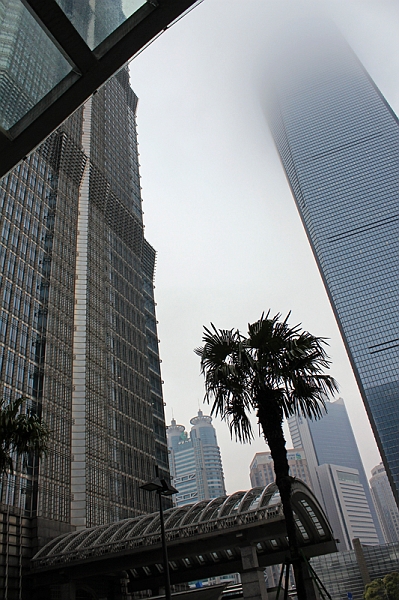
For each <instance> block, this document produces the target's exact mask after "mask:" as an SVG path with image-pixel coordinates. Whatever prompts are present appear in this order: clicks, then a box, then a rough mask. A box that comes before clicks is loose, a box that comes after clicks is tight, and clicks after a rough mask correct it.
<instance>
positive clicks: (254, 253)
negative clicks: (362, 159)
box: [131, 0, 399, 493]
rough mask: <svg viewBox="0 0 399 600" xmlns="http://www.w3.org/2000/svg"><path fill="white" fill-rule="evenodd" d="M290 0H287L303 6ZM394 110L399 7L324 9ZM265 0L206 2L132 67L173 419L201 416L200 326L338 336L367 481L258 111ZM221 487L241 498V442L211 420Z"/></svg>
mask: <svg viewBox="0 0 399 600" xmlns="http://www.w3.org/2000/svg"><path fill="white" fill-rule="evenodd" d="M283 1H285V2H286V3H287V4H288V5H289V4H290V3H292V2H294V1H295V2H296V3H298V2H299V0H279V3H281V2H283ZM319 4H320V5H322V6H324V7H325V9H326V11H327V12H328V14H329V15H330V16H331V17H332V18H333V19H334V20H335V22H336V23H337V25H338V27H339V28H340V29H341V31H342V32H343V33H344V34H345V36H346V37H347V39H348V41H349V43H350V44H351V45H352V47H353V48H354V50H355V51H356V52H357V54H358V56H359V57H360V59H361V61H362V62H363V64H364V65H365V67H366V68H367V69H368V71H369V73H370V74H371V76H372V77H373V78H374V80H375V81H376V83H377V85H378V86H379V87H380V89H381V90H382V92H383V94H384V95H385V97H386V98H387V100H388V101H389V103H390V104H391V106H393V108H394V110H396V112H398V111H399V82H398V72H399V36H398V35H397V25H398V23H399V5H398V3H397V2H396V1H393V0H392V1H389V0H363V1H360V0H320V2H319ZM273 14H274V3H273V2H271V1H268V0H204V2H203V3H202V4H200V5H199V6H197V7H196V8H195V9H194V10H193V11H191V12H190V13H189V14H188V15H186V16H185V17H184V18H182V19H181V20H180V21H179V22H178V23H176V24H175V25H174V26H173V27H171V28H170V29H169V30H168V31H166V32H165V33H164V34H163V35H162V36H160V37H159V38H158V39H157V40H156V41H154V43H153V44H152V45H150V46H149V47H148V48H147V49H146V50H145V51H143V52H142V54H140V55H139V56H138V57H136V58H135V59H134V60H133V61H132V63H131V82H132V86H133V88H134V90H135V92H136V93H137V95H138V96H139V98H140V103H139V109H138V117H137V121H138V131H139V143H140V154H141V157H140V162H141V175H142V188H143V199H144V204H143V209H144V213H145V214H144V222H145V224H146V237H147V239H148V240H149V242H150V243H151V244H152V245H153V246H154V247H155V248H156V250H157V252H158V259H157V271H156V281H155V284H156V290H155V293H156V301H157V303H158V306H157V317H158V320H159V325H158V332H159V338H160V340H161V344H160V350H161V358H162V360H163V362H162V365H161V367H162V376H163V379H164V381H165V383H164V400H165V402H166V407H165V411H166V420H167V423H170V419H171V418H172V414H173V415H174V417H175V419H176V420H177V422H178V423H181V424H183V425H185V426H186V427H189V426H190V424H189V420H190V418H191V417H193V416H194V415H195V414H196V412H197V411H198V407H199V405H200V406H201V407H202V408H203V410H204V412H205V413H208V414H209V410H208V408H207V407H203V404H202V400H203V394H204V389H203V378H202V376H200V374H199V359H198V357H197V356H196V355H195V354H194V352H193V349H194V348H195V347H197V346H199V345H201V339H202V331H203V325H209V323H210V322H213V323H214V324H215V325H216V326H217V327H218V328H233V327H234V328H235V327H238V328H240V329H241V330H243V331H244V332H245V331H246V327H247V323H248V322H253V321H255V320H257V319H258V318H259V317H260V315H261V313H262V312H263V311H266V310H268V309H269V308H270V309H271V311H272V313H277V312H281V313H283V315H285V314H286V313H287V312H288V311H289V310H291V311H292V316H291V320H290V322H291V323H292V324H296V323H302V326H303V327H304V328H305V329H307V330H308V331H310V332H311V333H313V334H314V335H318V336H325V337H328V338H329V339H330V348H329V353H330V356H331V359H332V368H331V374H332V375H333V376H334V377H335V378H336V379H337V380H338V382H339V384H340V394H339V395H340V396H342V397H343V398H344V399H345V402H346V405H347V409H348V412H349V416H350V419H351V422H352V426H353V428H354V431H355V435H356V439H357V442H358V445H359V449H360V452H361V455H362V457H363V460H364V464H365V468H366V472H367V474H369V471H370V469H371V468H372V467H373V466H375V465H376V464H377V463H378V462H379V460H380V458H379V454H378V450H377V448H376V445H375V442H374V438H373V436H372V433H371V430H370V426H369V424H368V420H367V417H366V414H365V410H364V408H363V403H362V401H361V398H360V394H359V391H358V389H357V385H356V382H355V380H354V377H353V374H352V370H351V367H350V365H349V361H348V359H347V356H346V352H345V350H344V347H343V344H342V341H341V338H340V334H339V331H338V328H337V326H336V323H335V320H334V317H333V314H332V310H331V307H330V304H329V302H328V299H327V296H326V293H325V291H324V287H323V285H322V282H321V278H320V276H319V273H318V270H317V267H316V264H315V261H314V258H313V256H312V253H311V250H310V247H309V244H308V241H307V239H306V235H305V232H304V229H303V227H302V224H301V222H300V219H299V216H298V214H297V210H296V207H295V204H294V201H293V199H292V196H291V193H290V190H289V188H288V184H287V182H286V179H285V176H284V174H283V170H282V167H281V165H280V162H279V159H278V157H277V154H276V151H275V149H274V145H273V142H272V140H271V137H270V134H269V131H268V128H267V125H266V123H265V120H264V116H263V112H262V104H261V98H260V94H259V92H258V90H259V89H260V88H261V87H262V84H263V80H264V72H265V68H264V66H265V60H266V59H265V46H266V39H265V35H266V34H265V31H266V29H267V28H266V24H267V23H269V22H270V21H271V20H272V19H273ZM214 424H215V426H216V429H217V434H218V440H219V444H220V447H221V451H222V459H223V465H224V470H225V477H226V485H227V491H228V492H229V493H230V492H234V491H235V490H238V489H247V488H248V487H249V486H250V483H249V475H248V472H249V463H250V461H251V459H252V457H253V455H254V453H255V452H260V451H262V450H265V449H267V448H266V447H265V443H264V441H263V440H262V439H260V438H259V439H256V440H255V442H254V443H252V444H251V445H245V446H242V445H240V444H238V443H236V442H235V441H231V440H230V436H229V432H228V427H227V425H226V424H225V423H223V422H220V421H218V420H216V421H215V422H214Z"/></svg>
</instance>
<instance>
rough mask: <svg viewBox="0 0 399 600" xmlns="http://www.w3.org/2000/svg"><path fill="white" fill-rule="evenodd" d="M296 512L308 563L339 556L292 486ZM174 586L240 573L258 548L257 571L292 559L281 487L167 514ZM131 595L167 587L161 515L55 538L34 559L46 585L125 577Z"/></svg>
mask: <svg viewBox="0 0 399 600" xmlns="http://www.w3.org/2000/svg"><path fill="white" fill-rule="evenodd" d="M292 506H293V510H294V515H295V521H296V525H297V532H298V537H299V542H300V546H301V548H302V551H303V553H304V555H305V556H307V557H308V558H310V557H312V556H317V555H320V554H327V553H330V552H335V551H336V544H335V541H334V538H333V534H332V531H331V528H330V525H329V523H328V521H327V519H326V517H325V515H324V512H323V510H322V508H321V506H320V505H319V503H318V501H317V500H316V498H315V496H314V495H313V493H312V492H311V491H310V489H309V488H308V487H307V486H306V485H305V484H304V483H302V482H301V481H299V480H293V485H292ZM164 517H165V529H166V539H167V544H168V553H169V564H170V572H171V582H172V583H181V582H186V581H192V580H195V579H200V578H205V577H211V576H216V575H222V574H226V573H233V572H242V571H243V566H242V552H243V549H244V548H248V547H251V548H252V549H255V550H256V556H257V562H258V565H257V567H258V568H264V567H266V566H268V565H273V564H279V563H282V562H283V561H284V559H285V557H286V555H287V554H288V543H287V538H286V531H285V520H284V515H283V511H282V504H281V500H280V495H279V492H278V489H277V486H276V485H275V484H274V483H273V484H270V485H269V486H267V487H266V488H253V489H251V490H249V491H247V492H243V491H241V492H236V493H234V494H232V495H231V496H227V497H222V498H216V499H214V500H205V501H200V502H197V503H196V504H189V505H186V506H182V507H175V508H171V509H168V510H166V511H165V513H164ZM121 571H123V572H124V573H126V574H127V576H128V578H129V580H130V581H129V588H130V590H141V589H154V590H155V589H157V588H158V587H160V586H162V584H163V577H164V576H163V566H162V544H161V532H160V519H159V514H158V513H154V514H150V515H145V516H141V517H136V518H132V519H125V520H123V521H119V522H117V523H112V524H111V525H102V526H99V527H94V528H90V529H85V530H83V531H76V532H73V533H69V534H66V535H63V536H61V537H58V538H56V539H54V540H53V541H51V542H50V543H49V544H47V545H46V546H45V547H44V548H43V549H42V550H40V552H38V553H37V554H36V556H35V557H34V558H33V560H32V575H33V577H34V578H35V579H36V580H37V581H40V582H41V584H43V582H44V581H47V582H48V583H51V582H52V581H55V580H58V581H59V578H60V577H63V578H66V579H67V580H68V581H70V580H74V581H78V580H83V579H85V580H86V581H89V580H90V579H93V578H96V581H98V578H99V577H100V578H101V577H104V576H105V575H106V574H112V573H116V572H121Z"/></svg>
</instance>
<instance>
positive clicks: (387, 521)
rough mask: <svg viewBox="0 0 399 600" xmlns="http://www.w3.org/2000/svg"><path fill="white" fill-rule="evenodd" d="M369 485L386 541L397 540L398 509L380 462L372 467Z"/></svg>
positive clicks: (398, 534) (398, 537)
mask: <svg viewBox="0 0 399 600" xmlns="http://www.w3.org/2000/svg"><path fill="white" fill-rule="evenodd" d="M370 487H371V493H372V495H373V498H374V502H375V506H376V508H377V512H378V516H379V518H380V522H381V525H382V529H383V531H384V535H385V539H386V542H387V543H394V542H399V510H398V507H397V506H396V502H395V498H394V496H393V494H392V489H391V486H390V485H389V481H388V477H387V474H386V472H385V469H384V465H383V464H382V463H380V464H379V465H377V466H376V467H374V469H372V471H371V479H370Z"/></svg>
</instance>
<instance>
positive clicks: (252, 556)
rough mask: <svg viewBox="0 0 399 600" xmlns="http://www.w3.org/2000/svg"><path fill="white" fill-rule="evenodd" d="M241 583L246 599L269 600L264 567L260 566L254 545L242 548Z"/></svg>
mask: <svg viewBox="0 0 399 600" xmlns="http://www.w3.org/2000/svg"><path fill="white" fill-rule="evenodd" d="M241 562H242V571H241V573H240V575H241V583H242V593H243V596H244V600H267V588H266V582H265V577H264V575H263V568H262V567H259V561H258V556H257V554H256V548H255V547H254V546H246V547H244V548H241Z"/></svg>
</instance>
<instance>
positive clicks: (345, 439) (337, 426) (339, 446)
mask: <svg viewBox="0 0 399 600" xmlns="http://www.w3.org/2000/svg"><path fill="white" fill-rule="evenodd" d="M288 426H289V430H290V435H291V439H292V443H293V446H294V448H303V450H304V452H305V455H306V459H307V463H308V467H309V473H310V478H311V480H312V486H313V490H314V492H315V494H316V496H317V497H318V498H319V500H320V502H322V503H323V504H325V503H324V500H323V490H322V488H321V485H320V477H319V471H318V469H319V466H320V465H335V466H341V467H346V468H349V469H354V470H355V472H356V473H357V474H358V475H357V476H358V478H359V482H360V485H361V486H362V487H363V490H364V494H365V497H366V499H367V505H368V511H369V512H370V513H371V515H372V517H373V523H374V527H375V530H376V531H377V533H378V538H379V541H380V543H384V537H383V535H382V531H381V527H380V524H379V521H378V517H377V514H376V510H375V506H374V503H373V500H372V497H371V493H370V488H369V485H368V480H367V477H366V473H365V471H364V467H363V463H362V459H361V457H360V454H359V449H358V447H357V444H356V440H355V436H354V434H353V430H352V426H351V424H350V421H349V417H348V413H347V411H346V407H345V403H344V401H343V399H342V398H339V399H338V400H335V402H328V403H327V414H325V415H324V416H323V417H322V418H321V419H319V420H318V421H310V420H309V419H305V418H303V417H301V416H298V415H295V416H293V417H290V418H289V419H288ZM330 480H331V481H333V478H330ZM325 481H327V479H326V478H325ZM326 485H327V484H325V486H324V487H326ZM326 509H327V506H326ZM327 510H328V509H327Z"/></svg>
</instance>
